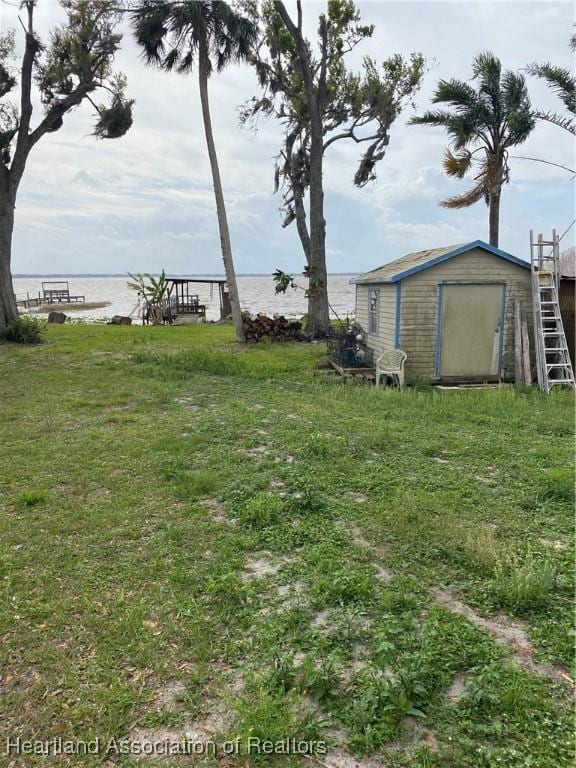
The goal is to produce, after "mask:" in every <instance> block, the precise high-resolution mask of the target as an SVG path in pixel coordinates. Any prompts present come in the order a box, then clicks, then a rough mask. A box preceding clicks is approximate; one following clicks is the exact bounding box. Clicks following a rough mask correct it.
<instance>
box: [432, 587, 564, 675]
mask: <svg viewBox="0 0 576 768" xmlns="http://www.w3.org/2000/svg"><path fill="white" fill-rule="evenodd" d="M432 594H433V596H434V599H435V600H436V602H437V603H439V604H440V605H443V606H444V607H445V608H448V609H449V610H451V611H453V612H454V613H458V614H460V615H461V616H464V617H465V618H466V619H468V621H469V622H470V623H471V624H474V625H475V626H476V627H478V628H479V629H481V630H483V631H484V632H487V633H488V634H489V635H490V636H491V637H492V638H493V639H494V640H496V642H497V643H500V644H501V645H506V646H507V647H508V648H510V650H511V651H512V658H513V659H514V661H515V662H516V663H517V664H518V666H520V667H523V668H524V669H527V670H529V671H530V672H533V673H534V674H536V675H541V676H543V677H549V678H551V679H552V680H558V681H559V682H563V683H571V684H573V683H574V680H573V679H572V678H571V677H570V675H568V674H567V673H566V672H565V671H564V670H562V669H560V668H559V667H556V666H553V665H552V664H539V663H538V662H537V661H535V660H534V646H533V645H532V643H531V642H530V640H529V639H528V636H527V634H526V624H525V623H524V622H520V621H517V620H514V619H509V618H508V617H507V616H501V615H499V616H494V617H492V618H486V617H484V616H479V615H478V614H477V613H476V612H475V611H474V610H472V608H470V606H469V605H466V603H463V602H462V601H461V600H458V599H457V598H456V597H454V595H452V594H451V593H450V592H448V591H447V590H444V589H433V590H432Z"/></svg>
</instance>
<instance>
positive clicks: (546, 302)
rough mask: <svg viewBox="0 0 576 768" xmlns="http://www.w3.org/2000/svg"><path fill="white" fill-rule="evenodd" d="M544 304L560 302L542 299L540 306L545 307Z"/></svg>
mask: <svg viewBox="0 0 576 768" xmlns="http://www.w3.org/2000/svg"><path fill="white" fill-rule="evenodd" d="M544 304H553V305H555V304H558V302H557V301H541V302H540V306H541V307H543V306H544Z"/></svg>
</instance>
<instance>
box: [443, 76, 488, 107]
mask: <svg viewBox="0 0 576 768" xmlns="http://www.w3.org/2000/svg"><path fill="white" fill-rule="evenodd" d="M432 103H433V104H450V106H453V107H456V108H457V109H466V110H469V109H476V108H477V107H478V95H477V94H476V91H475V90H474V88H472V86H470V85H468V83H464V82H462V80H454V79H452V80H440V81H439V82H438V85H437V86H436V92H435V93H434V96H433V97H432Z"/></svg>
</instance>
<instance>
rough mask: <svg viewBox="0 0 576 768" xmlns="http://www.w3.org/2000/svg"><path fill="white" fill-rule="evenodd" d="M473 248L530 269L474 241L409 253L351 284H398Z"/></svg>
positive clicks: (528, 266) (490, 247)
mask: <svg viewBox="0 0 576 768" xmlns="http://www.w3.org/2000/svg"><path fill="white" fill-rule="evenodd" d="M473 248H481V249H482V250H484V251H486V252H487V253H490V254H492V255H493V256H498V257H499V258H501V259H504V260H505V261H509V262H511V263H512V264H516V266H518V267H523V268H524V269H530V264H528V262H527V261H524V260H523V259H519V258H517V257H516V256H512V254H511V253H506V251H501V250H500V248H496V247H495V246H493V245H488V243H485V242H484V241H483V240H474V241H473V242H471V243H459V244H457V245H446V246H444V247H443V248H431V249H430V250H427V251H416V252H415V253H409V254H407V255H406V256H402V257H401V258H399V259H395V260H394V261H390V262H389V263H388V264H384V266H382V267H378V268H377V269H373V270H371V271H370V272H365V273H364V274H362V275H358V277H353V278H352V280H351V281H350V282H351V283H356V284H360V285H363V284H364V285H366V284H368V285H370V284H372V283H397V282H399V281H400V280H403V279H404V278H405V277H410V275H414V274H415V273H416V272H421V271H422V270H424V269H429V268H430V267H434V266H435V265H436V264H441V263H442V262H443V261H448V259H453V258H454V257H455V256H460V255H461V254H462V253H466V251H470V250H472V249H473Z"/></svg>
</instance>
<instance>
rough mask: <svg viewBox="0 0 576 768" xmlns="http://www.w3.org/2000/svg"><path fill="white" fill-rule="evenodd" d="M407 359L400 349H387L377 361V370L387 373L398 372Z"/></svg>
mask: <svg viewBox="0 0 576 768" xmlns="http://www.w3.org/2000/svg"><path fill="white" fill-rule="evenodd" d="M406 358H407V354H406V352H404V351H403V350H401V349H388V350H387V351H386V352H384V353H383V354H382V355H380V357H379V358H378V360H377V363H376V364H377V366H378V368H382V369H384V370H387V371H399V370H401V368H402V366H403V365H404V361H405V360H406Z"/></svg>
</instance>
